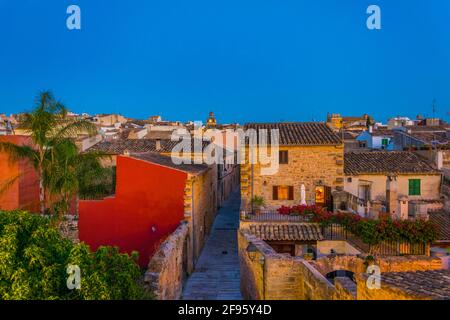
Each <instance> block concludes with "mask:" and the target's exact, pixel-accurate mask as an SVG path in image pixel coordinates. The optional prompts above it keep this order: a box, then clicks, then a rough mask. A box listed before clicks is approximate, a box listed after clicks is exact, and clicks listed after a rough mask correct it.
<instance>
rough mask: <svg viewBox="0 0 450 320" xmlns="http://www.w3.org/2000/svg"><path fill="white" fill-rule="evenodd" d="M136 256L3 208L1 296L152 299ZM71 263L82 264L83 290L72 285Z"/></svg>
mask: <svg viewBox="0 0 450 320" xmlns="http://www.w3.org/2000/svg"><path fill="white" fill-rule="evenodd" d="M136 261H137V254H136V253H134V254H133V255H132V256H129V255H128V254H121V253H119V250H118V248H116V247H100V248H98V250H97V251H96V252H92V251H91V250H90V249H89V247H88V246H87V245H85V244H83V243H81V244H73V243H72V242H71V241H69V240H67V239H63V238H62V237H61V236H60V234H59V232H58V231H57V230H56V229H55V228H54V227H52V225H51V224H50V221H49V219H48V218H46V217H41V216H38V215H32V214H29V213H27V212H24V211H10V212H7V211H0V299H3V300H6V299H8V300H9V299H13V300H20V299H35V300H56V299H62V300H68V299H70V300H72V299H76V300H86V299H87V300H92V299H95V300H103V299H151V298H152V295H151V294H150V293H149V292H147V291H146V290H145V288H144V287H143V285H142V274H141V271H140V269H139V267H138V265H137V263H136ZM68 265H77V266H79V267H80V270H81V288H80V289H79V290H78V289H74V290H70V289H69V288H68V287H67V277H68V274H67V266H68Z"/></svg>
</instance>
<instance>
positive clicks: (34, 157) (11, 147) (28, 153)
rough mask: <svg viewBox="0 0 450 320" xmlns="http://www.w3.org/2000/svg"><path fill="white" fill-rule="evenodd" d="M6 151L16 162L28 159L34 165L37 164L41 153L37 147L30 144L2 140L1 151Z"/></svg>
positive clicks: (10, 158) (11, 159) (12, 160)
mask: <svg viewBox="0 0 450 320" xmlns="http://www.w3.org/2000/svg"><path fill="white" fill-rule="evenodd" d="M2 151H3V152H6V153H7V154H8V155H9V160H10V161H11V162H12V163H14V162H16V161H18V160H22V159H28V160H29V161H30V162H31V163H32V164H33V166H35V167H36V166H37V161H38V160H39V155H38V153H37V151H36V150H35V149H33V148H32V147H30V146H27V145H22V146H19V145H17V144H14V143H11V142H0V152H2Z"/></svg>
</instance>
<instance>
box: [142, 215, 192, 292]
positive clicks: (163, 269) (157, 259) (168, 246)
mask: <svg viewBox="0 0 450 320" xmlns="http://www.w3.org/2000/svg"><path fill="white" fill-rule="evenodd" d="M188 237H189V224H188V223H187V222H186V221H183V222H182V223H181V224H180V226H179V227H178V228H177V229H176V230H175V231H174V232H173V233H172V234H171V235H170V236H169V237H168V238H167V239H166V240H165V241H164V242H163V243H162V244H161V246H160V247H159V249H158V250H157V252H156V253H155V254H154V255H153V257H152V259H151V260H150V262H149V265H148V270H147V272H146V273H145V278H144V281H145V283H146V286H147V287H148V288H149V290H151V291H152V292H153V293H154V294H155V296H156V297H157V299H159V300H177V299H179V298H180V296H181V293H182V289H183V282H184V279H185V275H186V274H187V273H188V271H189V269H191V268H192V266H189V265H188V264H189V261H190V260H189V259H188V257H187V256H186V255H188V254H189V250H186V248H187V245H186V243H188ZM183 261H184V262H183Z"/></svg>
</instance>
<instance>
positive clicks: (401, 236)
mask: <svg viewBox="0 0 450 320" xmlns="http://www.w3.org/2000/svg"><path fill="white" fill-rule="evenodd" d="M277 211H278V213H279V214H282V215H291V216H293V215H300V216H311V222H315V223H319V224H321V225H322V226H323V227H326V226H329V225H331V224H340V225H342V226H343V227H344V228H345V229H346V230H348V231H350V232H351V233H353V234H354V235H355V236H357V237H358V238H360V239H361V240H362V241H363V242H364V243H367V244H371V245H375V244H379V243H380V242H382V241H408V242H411V243H426V242H433V241H434V240H436V238H437V230H436V226H435V225H434V224H433V223H431V222H430V221H425V220H392V218H391V217H390V216H388V215H382V216H380V219H368V218H362V217H361V216H359V215H358V214H354V213H350V212H338V213H332V212H329V211H327V210H326V209H324V208H321V207H317V206H314V205H311V206H307V205H296V206H292V207H287V206H281V207H280V208H279V209H278V210H277Z"/></svg>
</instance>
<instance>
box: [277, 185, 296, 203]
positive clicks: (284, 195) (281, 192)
mask: <svg viewBox="0 0 450 320" xmlns="http://www.w3.org/2000/svg"><path fill="white" fill-rule="evenodd" d="M273 200H294V187H293V186H273Z"/></svg>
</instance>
